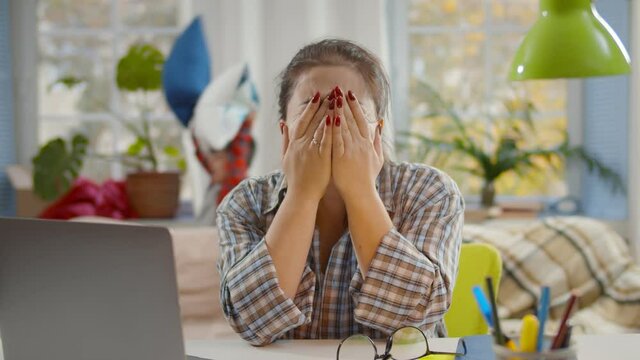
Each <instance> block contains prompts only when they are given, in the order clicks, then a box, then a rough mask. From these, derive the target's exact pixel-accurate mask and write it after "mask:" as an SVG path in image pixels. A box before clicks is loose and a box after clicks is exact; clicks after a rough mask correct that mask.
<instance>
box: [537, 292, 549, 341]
mask: <svg viewBox="0 0 640 360" xmlns="http://www.w3.org/2000/svg"><path fill="white" fill-rule="evenodd" d="M550 300H551V299H550V290H549V287H548V286H543V287H542V293H541V294H540V304H539V306H538V321H539V323H540V327H539V328H538V344H537V349H536V350H537V351H538V352H540V351H542V345H543V342H544V324H545V322H546V321H547V315H548V314H549V301H550Z"/></svg>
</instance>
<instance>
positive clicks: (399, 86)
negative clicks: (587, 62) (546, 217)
mask: <svg viewBox="0 0 640 360" xmlns="http://www.w3.org/2000/svg"><path fill="white" fill-rule="evenodd" d="M488 4H489V2H488V1H485V2H484V6H485V11H487V12H489V11H490V9H489V8H488ZM385 6H386V10H387V22H388V24H389V26H388V29H389V34H388V39H389V49H390V59H389V63H390V66H391V69H390V77H391V79H392V81H391V93H392V98H391V102H392V107H391V116H392V117H393V120H394V131H395V135H397V134H398V133H400V132H402V131H407V130H409V127H410V119H409V106H408V99H409V79H410V68H411V67H410V61H409V60H410V59H409V47H410V44H409V36H410V35H412V34H413V33H414V32H412V31H411V30H410V26H409V19H408V10H409V0H387V1H386V4H385ZM487 23H488V22H487V21H485V24H483V25H482V26H474V27H471V26H465V27H463V28H462V29H461V30H460V32H461V33H465V32H470V31H482V32H483V33H484V32H486V31H489V32H490V33H492V34H493V33H501V32H505V31H518V32H526V31H527V30H528V29H529V28H528V27H522V26H502V25H491V24H487ZM415 29H417V30H418V31H417V32H418V33H424V34H437V33H442V32H447V33H450V32H451V31H450V30H451V28H450V27H443V26H427V27H425V26H418V27H415ZM489 38H490V37H489ZM490 45H491V44H490V42H489V41H485V44H484V45H483V47H484V48H485V51H484V57H485V59H484V64H483V65H484V67H485V74H488V76H490V77H491V78H492V77H493V74H492V73H493V72H492V71H491V70H490V68H491V66H490V65H491V63H490V62H488V61H487V58H490V57H491V54H490V51H489V50H490V48H491V46H490ZM490 83H491V81H485V87H487V84H490ZM582 86H583V85H582V81H581V80H568V81H567V87H566V91H567V92H566V117H567V132H568V134H569V139H570V143H571V144H572V145H582V143H583V139H582V138H583V136H582V121H581V119H582V116H581V115H582V111H583V101H582ZM545 114H551V115H553V112H548V113H545ZM567 165H568V166H566V169H567V171H566V172H565V174H566V178H565V182H566V184H567V196H577V197H579V196H580V189H581V175H580V174H581V171H572V170H573V169H579V167H578V166H579V164H567ZM557 199H558V197H557V196H546V195H529V196H516V195H500V194H496V201H497V202H513V201H517V202H519V203H523V202H524V203H548V202H552V201H554V200H557ZM465 200H466V201H467V202H468V203H470V204H479V203H480V194H477V195H476V194H473V195H465Z"/></svg>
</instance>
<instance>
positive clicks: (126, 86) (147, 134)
mask: <svg viewBox="0 0 640 360" xmlns="http://www.w3.org/2000/svg"><path fill="white" fill-rule="evenodd" d="M163 64H164V56H163V55H162V52H160V50H158V49H157V48H156V47H155V46H153V45H152V44H149V43H135V44H133V45H131V46H130V47H129V49H128V51H127V53H126V54H125V55H124V56H123V57H122V58H121V59H120V60H119V61H118V64H117V67H116V85H117V87H118V89H119V90H120V91H122V92H125V93H130V94H133V95H135V96H134V97H135V98H136V99H138V100H139V101H137V102H136V103H135V104H134V105H135V109H136V112H137V114H136V117H137V119H133V120H129V119H124V118H123V117H122V116H121V115H120V114H111V115H112V116H114V117H115V118H116V119H117V120H119V121H120V123H121V124H123V126H124V127H125V128H126V129H128V130H129V131H130V132H131V134H132V135H133V136H134V137H135V140H134V141H133V143H132V144H130V145H129V146H128V147H127V150H126V151H125V152H124V153H123V154H115V155H113V154H97V153H91V152H87V151H86V143H85V148H83V150H84V151H83V152H81V153H80V152H77V153H74V154H75V155H76V157H77V158H79V159H82V158H83V157H84V156H87V157H94V158H100V159H103V160H111V161H119V162H121V163H122V164H123V165H124V166H125V167H126V168H127V169H128V170H129V171H128V173H127V177H126V187H127V194H128V198H129V202H130V205H131V207H132V208H133V210H134V211H135V213H136V214H137V215H138V216H140V217H143V218H167V217H173V216H174V215H175V213H176V210H177V208H178V204H179V194H180V174H181V172H182V171H184V170H185V168H186V162H185V160H184V158H183V157H182V156H181V153H180V149H179V148H178V147H177V146H173V145H167V146H164V147H160V146H159V144H158V143H157V141H154V136H153V134H152V131H151V119H150V114H151V110H152V105H151V104H150V103H149V102H148V98H149V95H150V93H152V92H156V91H158V90H160V89H161V86H162V81H161V75H162V66H163ZM83 83H85V80H84V79H83V78H81V77H77V76H74V75H67V76H63V77H61V78H59V79H58V80H56V81H55V82H54V83H53V84H51V85H50V86H49V87H50V88H52V87H53V86H54V85H56V84H61V85H63V86H64V87H66V88H67V89H71V88H73V87H75V86H78V85H81V84H83ZM92 101H93V102H94V103H101V102H102V99H92ZM103 107H104V108H109V107H108V106H106V104H103ZM83 139H84V140H85V141H87V142H88V140H87V138H86V137H83ZM60 141H62V142H64V141H63V140H61V139H56V140H54V142H53V143H52V145H51V146H49V147H45V148H43V149H42V150H41V153H43V151H44V154H41V155H40V157H44V158H47V159H51V158H56V159H58V161H63V159H62V158H59V156H61V154H62V152H61V150H60V147H61V145H60ZM74 144H75V138H74ZM160 154H162V155H163V156H164V158H165V159H170V160H171V161H172V162H173V164H174V166H173V168H174V170H162V169H161V166H160V165H161V159H160V156H159V155H160ZM65 159H66V158H65ZM74 159H75V158H74ZM64 161H65V163H68V164H67V165H66V167H65V168H64V169H65V171H66V172H65V173H64V175H65V176H67V177H68V175H69V174H73V175H74V176H77V173H78V171H79V170H80V168H79V166H81V164H82V162H81V161H79V162H78V161H76V162H75V163H73V166H74V167H73V170H74V172H70V171H71V170H69V169H71V166H72V164H71V163H69V161H67V160H64ZM34 164H35V162H34ZM41 166H44V167H45V169H46V168H47V167H50V166H52V165H50V164H47V162H46V161H43V162H42V164H41ZM60 171H61V170H59V171H58V172H60ZM41 173H42V172H41ZM45 173H46V172H45ZM36 174H37V172H36V173H35V174H34V181H35V182H36V184H37V183H38V180H37V179H36V178H35V176H36ZM43 179H44V180H43V182H41V187H42V186H44V185H47V186H48V188H51V185H49V184H48V182H51V181H53V180H51V179H47V178H46V177H45V178H43ZM62 180H64V181H62ZM56 181H58V182H60V183H61V184H67V183H68V181H67V180H65V178H60V180H56ZM37 186H38V185H36V187H37ZM48 188H47V189H48ZM59 188H61V187H60V186H59ZM67 189H68V186H67ZM47 194H52V192H51V191H50V190H47ZM57 194H58V195H60V193H57ZM54 198H55V197H54Z"/></svg>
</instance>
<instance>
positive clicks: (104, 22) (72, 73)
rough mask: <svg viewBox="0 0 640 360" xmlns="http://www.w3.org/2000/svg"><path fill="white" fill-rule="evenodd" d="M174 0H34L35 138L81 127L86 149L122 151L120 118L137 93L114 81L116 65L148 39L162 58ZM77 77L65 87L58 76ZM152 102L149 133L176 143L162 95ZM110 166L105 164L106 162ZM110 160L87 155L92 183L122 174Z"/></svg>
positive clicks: (170, 36)
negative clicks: (124, 90)
mask: <svg viewBox="0 0 640 360" xmlns="http://www.w3.org/2000/svg"><path fill="white" fill-rule="evenodd" d="M177 4H178V2H177V1H176V0H90V1H88V0H40V1H39V2H38V8H37V14H38V49H39V60H38V101H39V105H40V106H39V110H40V114H39V134H38V137H39V141H40V143H44V142H46V141H48V140H50V139H51V138H54V137H57V136H63V137H66V136H68V135H69V134H70V133H72V132H75V131H78V132H83V133H85V134H86V135H88V137H89V141H90V151H91V152H94V153H99V154H109V155H113V154H116V153H121V152H123V151H124V150H125V149H126V147H127V146H128V145H129V144H130V143H131V142H132V141H133V139H134V137H133V135H132V134H130V133H129V132H128V131H127V130H126V129H125V127H124V126H122V124H121V123H120V121H119V120H118V118H125V119H128V120H135V119H136V117H137V116H138V115H137V111H136V107H135V103H136V101H139V100H140V99H139V96H140V94H125V93H121V92H119V91H118V89H117V87H116V84H115V67H116V64H117V62H118V59H119V58H120V57H121V56H123V55H124V54H125V53H126V51H127V49H128V48H129V46H130V45H131V44H133V43H135V42H139V41H145V42H151V43H153V44H154V45H155V46H157V47H158V48H159V49H160V50H161V51H162V52H163V54H164V55H165V57H166V56H167V54H168V52H169V50H170V48H171V45H172V44H173V41H174V39H175V38H176V36H177V35H178V34H179V32H180V29H179V27H178V18H179V11H180V8H179V6H178V5H177ZM65 78H67V79H70V78H75V79H79V80H81V82H80V83H79V84H75V86H67V85H65V84H64V83H62V82H60V81H59V80H61V79H65ZM145 100H147V101H149V103H150V104H152V105H153V111H152V119H153V129H152V134H154V135H155V136H158V138H159V139H160V140H159V142H160V144H164V143H173V144H180V125H179V124H178V122H177V121H176V120H175V117H174V116H173V115H172V114H171V113H170V111H169V110H168V107H167V106H166V104H165V101H164V97H163V95H162V93H161V92H157V93H154V94H153V95H152V96H149V98H148V99H145ZM107 164H108V166H107ZM118 169H119V166H118V164H117V163H115V162H113V161H106V160H104V159H103V160H100V159H97V158H91V159H89V160H88V161H86V162H85V165H84V169H83V172H84V173H85V174H86V175H89V176H90V177H92V178H94V179H95V180H98V181H100V180H104V179H106V178H109V177H111V176H114V175H115V176H120V175H122V174H121V173H119V170H118Z"/></svg>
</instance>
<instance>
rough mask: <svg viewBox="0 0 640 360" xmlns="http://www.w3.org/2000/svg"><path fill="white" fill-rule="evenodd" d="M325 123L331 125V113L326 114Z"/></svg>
mask: <svg viewBox="0 0 640 360" xmlns="http://www.w3.org/2000/svg"><path fill="white" fill-rule="evenodd" d="M326 124H327V126H331V115H327V121H326Z"/></svg>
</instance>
